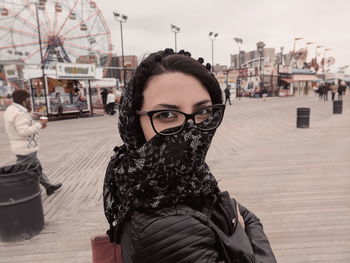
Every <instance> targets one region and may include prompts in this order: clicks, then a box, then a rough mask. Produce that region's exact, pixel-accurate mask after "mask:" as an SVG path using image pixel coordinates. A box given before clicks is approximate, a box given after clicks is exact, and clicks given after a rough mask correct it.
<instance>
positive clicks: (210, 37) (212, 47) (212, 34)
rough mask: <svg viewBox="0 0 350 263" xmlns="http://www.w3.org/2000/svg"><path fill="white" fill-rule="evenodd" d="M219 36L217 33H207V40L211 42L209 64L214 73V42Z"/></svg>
mask: <svg viewBox="0 0 350 263" xmlns="http://www.w3.org/2000/svg"><path fill="white" fill-rule="evenodd" d="M218 36H219V33H214V32H209V39H210V40H211V64H212V67H211V68H212V70H213V72H214V40H215V39H216V38H217V37H218Z"/></svg>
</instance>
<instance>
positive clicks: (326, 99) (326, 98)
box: [323, 83, 330, 101]
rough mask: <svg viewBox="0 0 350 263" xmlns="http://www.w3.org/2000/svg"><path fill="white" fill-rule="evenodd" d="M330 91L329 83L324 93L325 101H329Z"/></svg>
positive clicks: (326, 84) (325, 86)
mask: <svg viewBox="0 0 350 263" xmlns="http://www.w3.org/2000/svg"><path fill="white" fill-rule="evenodd" d="M329 90H330V84H329V83H325V85H324V91H323V92H324V93H323V99H324V100H325V101H328V92H329Z"/></svg>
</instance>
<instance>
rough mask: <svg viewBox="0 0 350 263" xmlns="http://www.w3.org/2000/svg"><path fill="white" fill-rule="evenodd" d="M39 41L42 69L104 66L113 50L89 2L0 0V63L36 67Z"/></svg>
mask: <svg viewBox="0 0 350 263" xmlns="http://www.w3.org/2000/svg"><path fill="white" fill-rule="evenodd" d="M36 5H37V8H36ZM37 18H38V19H37ZM40 32H41V34H40ZM40 41H41V43H42V53H43V64H44V65H45V67H46V68H47V67H49V65H51V64H52V62H61V63H76V62H77V61H79V60H83V61H84V63H86V62H89V61H92V62H95V63H96V64H97V65H98V66H104V65H105V64H106V62H108V61H109V59H110V58H111V55H112V49H113V47H112V44H111V36H110V31H109V29H108V27H107V24H106V22H105V19H104V17H103V15H102V13H101V11H100V10H99V9H98V7H97V5H96V3H95V2H93V1H89V0H61V1H52V0H51V1H50V0H39V1H35V2H34V1H28V0H0V60H21V61H23V63H24V64H27V65H40V64H41V59H40V47H39V42H40Z"/></svg>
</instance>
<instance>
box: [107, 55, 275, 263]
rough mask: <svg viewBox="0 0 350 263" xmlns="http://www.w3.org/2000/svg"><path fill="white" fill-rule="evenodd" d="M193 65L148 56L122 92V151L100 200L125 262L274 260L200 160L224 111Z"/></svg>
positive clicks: (254, 223)
mask: <svg viewBox="0 0 350 263" xmlns="http://www.w3.org/2000/svg"><path fill="white" fill-rule="evenodd" d="M202 63H203V59H199V60H198V61H197V60H195V59H193V58H191V57H190V53H189V52H184V51H180V52H179V53H174V52H173V50H172V49H166V50H164V51H159V52H157V53H152V54H151V55H149V57H147V58H146V59H145V60H144V61H143V62H142V63H141V64H140V65H139V67H138V68H137V69H136V72H135V75H134V77H133V79H132V81H130V84H129V86H128V87H127V88H126V90H125V91H124V93H123V96H122V99H121V106H120V112H119V124H118V127H119V134H120V136H121V139H122V141H123V143H124V144H123V145H122V146H118V147H115V149H114V151H115V154H114V155H113V156H112V158H111V160H110V162H109V164H108V167H107V171H106V175H105V181H104V189H103V200H104V211H105V216H106V218H107V221H108V223H109V230H108V231H107V234H108V236H109V237H110V240H111V241H112V242H115V243H118V244H121V250H122V257H123V262H124V263H139V262H152V263H157V262H167V263H173V262H174V263H175V262H183V263H185V262H191V263H193V262H197V263H201V262H238V263H243V262H260V263H264V262H266V263H267V262H269V263H275V262H276V259H275V257H274V254H273V252H272V249H271V247H270V244H269V241H268V238H267V237H266V235H265V233H264V231H263V227H262V224H261V222H260V221H259V219H258V218H257V217H256V216H255V215H254V214H253V213H252V212H250V211H249V210H248V209H247V208H245V207H244V206H242V205H241V204H239V203H238V202H237V201H236V200H235V199H233V198H232V197H231V196H230V195H229V194H228V192H225V191H221V189H220V188H219V186H218V182H217V180H216V178H215V176H214V175H213V174H212V173H211V171H210V169H209V167H208V165H207V164H206V162H205V157H206V154H207V151H208V149H209V147H210V144H211V141H212V139H213V137H214V135H215V132H216V129H217V128H218V127H219V126H220V124H221V121H222V118H223V115H224V110H225V105H224V104H223V98H222V92H221V89H220V85H219V83H218V81H217V80H216V78H215V76H214V75H213V74H212V73H211V71H210V68H211V66H210V64H207V65H206V66H204V65H202Z"/></svg>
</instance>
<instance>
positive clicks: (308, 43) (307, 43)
mask: <svg viewBox="0 0 350 263" xmlns="http://www.w3.org/2000/svg"><path fill="white" fill-rule="evenodd" d="M311 44H314V42H306V61H307V55H308V46H309V45H311Z"/></svg>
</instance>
